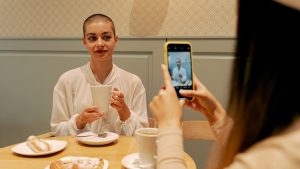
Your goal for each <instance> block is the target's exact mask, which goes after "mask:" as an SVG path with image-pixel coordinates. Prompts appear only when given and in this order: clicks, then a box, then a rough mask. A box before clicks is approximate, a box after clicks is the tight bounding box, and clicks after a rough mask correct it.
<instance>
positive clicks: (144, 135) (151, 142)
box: [135, 128, 158, 168]
mask: <svg viewBox="0 0 300 169" xmlns="http://www.w3.org/2000/svg"><path fill="white" fill-rule="evenodd" d="M157 135H158V129H157V128H140V129H137V130H136V131H135V138H136V142H137V149H138V158H139V164H140V166H143V167H150V168H155V163H156V138H157Z"/></svg>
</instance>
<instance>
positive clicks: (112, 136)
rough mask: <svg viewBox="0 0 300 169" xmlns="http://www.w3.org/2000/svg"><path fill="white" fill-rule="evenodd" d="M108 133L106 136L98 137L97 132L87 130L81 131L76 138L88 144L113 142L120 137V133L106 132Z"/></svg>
mask: <svg viewBox="0 0 300 169" xmlns="http://www.w3.org/2000/svg"><path fill="white" fill-rule="evenodd" d="M105 133H107V136H106V137H104V138H103V137H98V136H97V135H96V134H95V133H92V132H85V133H80V134H78V135H77V136H78V137H76V140H78V141H79V142H81V143H83V144H87V145H105V144H109V143H112V142H114V141H116V140H118V139H119V134H117V133H113V132H105Z"/></svg>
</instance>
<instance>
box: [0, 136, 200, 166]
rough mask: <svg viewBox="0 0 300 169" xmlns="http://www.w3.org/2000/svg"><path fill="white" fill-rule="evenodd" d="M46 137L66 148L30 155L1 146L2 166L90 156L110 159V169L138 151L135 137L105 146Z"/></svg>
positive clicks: (190, 162)
mask: <svg viewBox="0 0 300 169" xmlns="http://www.w3.org/2000/svg"><path fill="white" fill-rule="evenodd" d="M46 139H52V140H65V141H67V143H68V144H67V146H66V148H65V149H64V150H63V151H61V152H58V153H55V154H51V155H46V156H39V157H29V156H21V155H17V154H14V153H13V152H12V151H11V148H12V147H13V146H14V145H11V146H7V147H4V148H0V168H1V169H2V168H3V169H23V168H24V169H28V168H30V169H35V168H37V169H44V168H45V167H46V166H48V165H49V164H50V163H51V162H52V161H55V160H58V159H60V158H62V157H65V156H88V157H103V158H104V159H107V160H108V161H109V168H110V169H118V168H119V169H122V168H123V167H122V164H121V160H122V158H123V157H125V156H126V155H128V154H131V153H135V152H136V143H135V139H134V137H130V136H120V138H119V139H118V141H116V142H115V143H111V144H108V145H103V146H88V145H84V144H82V143H80V142H78V141H77V140H76V139H75V138H74V137H73V136H61V137H50V138H46ZM185 160H186V163H187V165H188V168H191V169H196V164H195V162H194V160H193V159H192V158H191V157H190V156H189V155H188V154H185Z"/></svg>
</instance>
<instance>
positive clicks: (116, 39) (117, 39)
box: [115, 36, 119, 45]
mask: <svg viewBox="0 0 300 169" xmlns="http://www.w3.org/2000/svg"><path fill="white" fill-rule="evenodd" d="M115 41H116V44H115V45H117V44H118V43H119V37H118V36H115Z"/></svg>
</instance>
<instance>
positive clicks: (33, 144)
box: [26, 136, 51, 153]
mask: <svg viewBox="0 0 300 169" xmlns="http://www.w3.org/2000/svg"><path fill="white" fill-rule="evenodd" d="M26 144H27V146H28V147H29V148H30V149H32V150H33V151H34V152H36V153H39V152H46V151H50V150H51V147H50V145H49V144H48V143H47V142H46V141H45V140H42V139H39V138H38V137H36V136H29V137H28V138H27V141H26Z"/></svg>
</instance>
